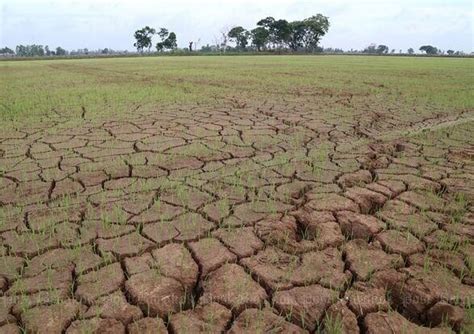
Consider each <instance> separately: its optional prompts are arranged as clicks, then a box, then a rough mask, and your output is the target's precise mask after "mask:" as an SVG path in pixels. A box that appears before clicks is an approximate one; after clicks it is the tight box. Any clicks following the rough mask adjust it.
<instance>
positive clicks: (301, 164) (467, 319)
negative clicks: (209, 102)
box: [0, 105, 474, 333]
mask: <svg viewBox="0 0 474 334" xmlns="http://www.w3.org/2000/svg"><path fill="white" fill-rule="evenodd" d="M306 109H308V108H306ZM288 110H291V112H289V111H288ZM472 116H473V115H472V112H464V113H458V114H455V115H453V116H450V117H446V118H431V119H416V117H413V119H402V118H397V117H396V115H393V114H386V115H382V116H381V115H380V114H370V113H368V112H361V113H360V114H354V115H352V116H350V117H342V116H340V115H332V114H326V115H325V116H324V117H323V116H318V113H317V112H315V111H311V110H305V109H303V110H300V109H298V107H291V108H290V107H289V106H285V107H281V108H278V107H275V106H273V107H271V106H268V105H262V106H254V107H250V106H240V107H238V108H230V107H214V108H211V107H204V106H199V107H195V108H189V109H186V110H179V109H169V110H164V111H160V112H155V113H143V114H140V113H137V114H136V115H131V116H129V117H128V118H123V119H120V120H116V121H108V122H103V123H94V122H88V121H83V122H82V123H78V124H76V125H75V126H65V125H62V124H61V122H60V121H56V123H55V124H53V125H52V126H49V127H48V128H46V127H44V126H33V125H32V126H30V127H29V128H22V129H17V130H9V131H5V132H2V133H0V166H1V168H2V171H1V174H0V204H1V216H0V217H1V224H0V241H1V248H0V256H1V258H0V301H1V302H0V332H1V333H17V332H19V331H20V330H23V331H26V332H28V333H35V332H38V333H64V332H65V333H91V332H92V333H126V332H127V333H165V332H168V331H169V332H171V333H198V332H206V333H219V332H229V333H262V332H271V333H306V332H315V331H322V332H327V333H359V332H361V333H417V332H419V333H425V332H426V333H431V332H433V333H449V332H453V331H454V332H460V331H465V332H468V331H470V329H472V312H471V309H470V308H471V305H472V302H473V297H474V288H473V285H474V275H473V271H472V268H473V259H472V255H473V250H474V247H473V241H474V206H473V205H472V204H473V199H474V191H473V189H474V138H473V132H472V130H473V126H472V125H473V117H472ZM400 130H407V131H409V132H411V135H409V136H408V135H406V136H404V137H400V136H398V137H397V138H395V139H393V138H392V139H386V140H384V139H383V138H384V137H383V136H384V135H386V134H390V133H401V132H400Z"/></svg>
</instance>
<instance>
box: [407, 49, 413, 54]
mask: <svg viewBox="0 0 474 334" xmlns="http://www.w3.org/2000/svg"><path fill="white" fill-rule="evenodd" d="M407 51H408V54H409V55H412V54H414V53H415V50H413V48H409V49H408V50H407Z"/></svg>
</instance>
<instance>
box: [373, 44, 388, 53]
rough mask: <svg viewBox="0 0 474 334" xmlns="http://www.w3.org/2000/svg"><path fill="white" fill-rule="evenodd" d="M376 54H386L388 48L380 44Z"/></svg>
mask: <svg viewBox="0 0 474 334" xmlns="http://www.w3.org/2000/svg"><path fill="white" fill-rule="evenodd" d="M376 52H377V53H378V54H379V55H381V54H384V53H388V46H386V45H383V44H381V45H379V46H377V49H376Z"/></svg>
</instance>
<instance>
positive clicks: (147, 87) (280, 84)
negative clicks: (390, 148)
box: [0, 56, 474, 125]
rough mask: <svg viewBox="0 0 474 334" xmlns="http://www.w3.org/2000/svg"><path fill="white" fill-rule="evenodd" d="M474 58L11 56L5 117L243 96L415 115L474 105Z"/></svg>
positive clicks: (91, 114) (1, 72)
mask: <svg viewBox="0 0 474 334" xmlns="http://www.w3.org/2000/svg"><path fill="white" fill-rule="evenodd" d="M473 64H474V60H473V59H457V58H456V59H446V58H440V59H438V58H410V57H362V56H361V57H348V56H324V57H323V56H248V57H238V56H236V57H146V58H111V59H78V60H46V61H22V62H9V61H4V62H1V63H0V86H1V87H2V89H1V90H0V100H1V101H2V102H1V103H0V120H1V121H2V124H3V125H8V124H10V123H11V121H19V122H23V121H25V122H30V123H31V122H37V121H39V120H41V119H42V118H44V117H45V116H47V117H55V116H60V117H62V116H63V117H66V118H68V119H70V120H72V121H80V120H81V119H82V118H85V119H93V118H99V119H100V118H103V117H107V116H111V115H114V116H115V117H116V116H117V115H121V114H124V113H126V112H132V111H133V110H136V109H139V110H141V111H155V110H157V108H158V107H164V106H166V105H171V104H179V105H187V104H195V103H196V102H199V103H206V104H211V105H212V104H218V103H226V101H227V102H228V104H229V105H232V103H231V102H232V99H235V98H236V97H238V99H239V100H240V101H242V100H243V101H257V102H259V103H261V102H262V101H264V100H267V101H269V102H272V101H274V100H277V101H282V100H283V99H284V100H285V101H290V102H296V103H298V102H303V101H307V99H308V98H309V99H312V100H314V101H320V103H321V105H324V106H325V108H326V107H327V109H328V110H326V111H331V112H332V113H333V115H332V116H331V117H334V115H346V116H347V115H350V114H351V113H352V111H353V109H354V106H358V105H362V103H365V104H368V105H369V107H372V108H374V110H375V109H377V110H384V109H385V110H387V109H388V108H390V109H391V110H392V111H395V110H396V111H397V113H398V114H401V115H404V114H406V115H407V117H413V115H417V114H420V113H428V114H429V113H434V112H440V111H444V110H446V109H451V110H465V109H472V108H473V107H474V99H473V96H472V94H471V90H472V87H473V77H472V75H470V73H471V72H472V71H471V70H472V66H473ZM349 96H351V98H350V99H351V101H350V103H349V104H347V103H345V102H344V101H345V99H348V98H349ZM328 115H329V113H328ZM328 117H329V116H328Z"/></svg>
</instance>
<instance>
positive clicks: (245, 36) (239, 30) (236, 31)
mask: <svg viewBox="0 0 474 334" xmlns="http://www.w3.org/2000/svg"><path fill="white" fill-rule="evenodd" d="M227 36H228V37H229V39H230V40H231V41H232V42H235V44H236V45H237V48H239V49H245V48H246V47H247V45H248V40H249V37H250V33H249V32H248V31H247V30H245V29H244V28H243V27H240V26H238V27H234V28H232V29H230V31H229V33H228V34H227Z"/></svg>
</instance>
